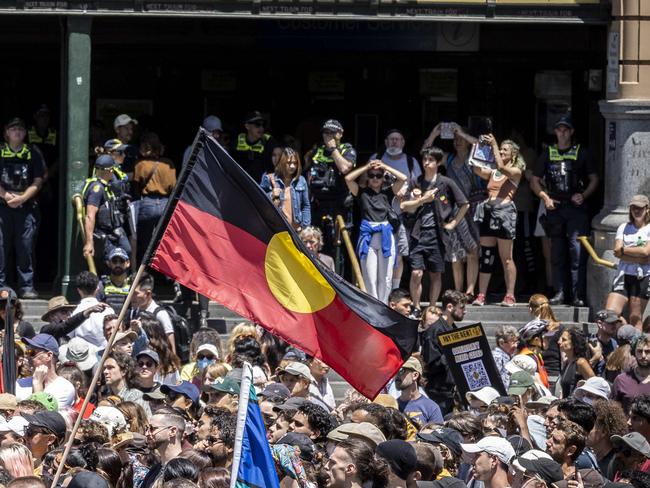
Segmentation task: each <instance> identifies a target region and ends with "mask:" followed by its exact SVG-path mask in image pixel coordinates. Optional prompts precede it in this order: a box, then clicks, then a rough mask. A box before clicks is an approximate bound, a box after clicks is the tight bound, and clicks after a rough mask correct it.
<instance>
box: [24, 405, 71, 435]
mask: <svg viewBox="0 0 650 488" xmlns="http://www.w3.org/2000/svg"><path fill="white" fill-rule="evenodd" d="M22 416H23V417H24V418H25V420H27V422H29V425H34V426H36V427H42V428H43V429H47V430H49V431H50V432H52V433H53V434H54V435H56V436H57V437H59V438H60V439H63V438H64V437H65V433H66V431H67V427H66V425H65V420H63V417H62V416H61V414H60V413H59V412H50V411H49V410H46V411H44V412H36V413H34V414H29V413H23V414H22Z"/></svg>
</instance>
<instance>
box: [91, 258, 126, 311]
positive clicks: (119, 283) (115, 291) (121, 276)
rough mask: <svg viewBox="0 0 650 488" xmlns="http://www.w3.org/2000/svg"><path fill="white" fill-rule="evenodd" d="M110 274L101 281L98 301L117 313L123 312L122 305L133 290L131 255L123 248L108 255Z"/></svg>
mask: <svg viewBox="0 0 650 488" xmlns="http://www.w3.org/2000/svg"><path fill="white" fill-rule="evenodd" d="M106 266H108V269H109V274H108V275H104V276H102V277H101V279H100V290H99V292H98V294H97V300H99V301H100V302H103V303H107V304H108V305H109V306H110V307H111V308H112V309H113V310H115V311H116V312H117V311H119V310H122V305H124V302H125V300H126V296H127V295H128V294H129V290H130V289H131V276H130V275H129V268H130V267H131V263H130V261H129V255H128V254H127V253H126V251H125V250H124V249H122V248H121V247H116V248H114V249H113V250H112V251H111V252H110V254H109V255H108V261H107V262H106Z"/></svg>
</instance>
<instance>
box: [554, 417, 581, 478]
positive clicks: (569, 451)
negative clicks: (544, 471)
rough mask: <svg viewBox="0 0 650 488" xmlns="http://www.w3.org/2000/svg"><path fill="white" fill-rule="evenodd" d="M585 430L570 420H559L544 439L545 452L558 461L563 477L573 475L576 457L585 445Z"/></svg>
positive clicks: (575, 467) (575, 469)
mask: <svg viewBox="0 0 650 488" xmlns="http://www.w3.org/2000/svg"><path fill="white" fill-rule="evenodd" d="M586 441H587V432H586V431H585V429H583V428H582V427H580V426H579V425H578V424H576V423H574V422H571V421H570V420H561V421H560V422H559V423H558V424H557V425H556V426H555V428H554V429H553V430H552V431H551V434H550V435H549V436H548V439H547V440H546V452H547V453H548V454H550V456H551V457H552V458H553V460H554V461H555V462H558V463H560V465H561V466H562V472H563V473H564V479H571V477H572V476H575V474H576V471H577V470H578V467H577V466H576V459H578V456H580V453H581V452H582V450H583V449H584V447H585V442H586Z"/></svg>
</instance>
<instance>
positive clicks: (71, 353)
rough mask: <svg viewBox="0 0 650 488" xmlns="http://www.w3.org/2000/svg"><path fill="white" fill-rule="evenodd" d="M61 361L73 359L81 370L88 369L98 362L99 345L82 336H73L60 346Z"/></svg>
mask: <svg viewBox="0 0 650 488" xmlns="http://www.w3.org/2000/svg"><path fill="white" fill-rule="evenodd" d="M59 361H61V362H62V363H65V362H68V361H72V362H73V363H75V364H76V365H77V367H78V368H79V369H80V370H81V371H88V370H90V369H92V368H93V366H95V364H97V346H95V345H94V344H91V343H90V342H88V341H86V340H85V339H82V338H81V337H73V338H72V339H70V341H69V342H68V343H67V344H63V345H62V346H61V347H60V348H59Z"/></svg>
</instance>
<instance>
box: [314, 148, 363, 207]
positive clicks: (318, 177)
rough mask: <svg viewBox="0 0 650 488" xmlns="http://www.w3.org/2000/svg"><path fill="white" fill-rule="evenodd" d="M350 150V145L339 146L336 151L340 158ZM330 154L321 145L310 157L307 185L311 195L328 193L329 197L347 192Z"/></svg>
mask: <svg viewBox="0 0 650 488" xmlns="http://www.w3.org/2000/svg"><path fill="white" fill-rule="evenodd" d="M351 148H352V146H351V145H350V144H339V145H338V146H337V149H338V150H339V153H341V156H345V154H346V153H347V152H348V151H349V150H350V149H351ZM328 153H329V154H330V155H328ZM331 154H332V153H331V152H330V151H329V150H328V149H327V148H326V147H325V144H321V145H320V146H318V147H317V148H316V152H315V153H314V155H313V156H312V158H311V159H312V165H311V168H310V169H309V185H310V190H311V191H312V192H313V193H319V194H321V192H323V193H329V194H331V195H342V194H344V193H346V192H347V188H346V185H345V181H344V179H343V175H342V174H341V172H340V171H339V169H338V167H337V166H336V162H335V161H334V158H333V157H332V156H331Z"/></svg>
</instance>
